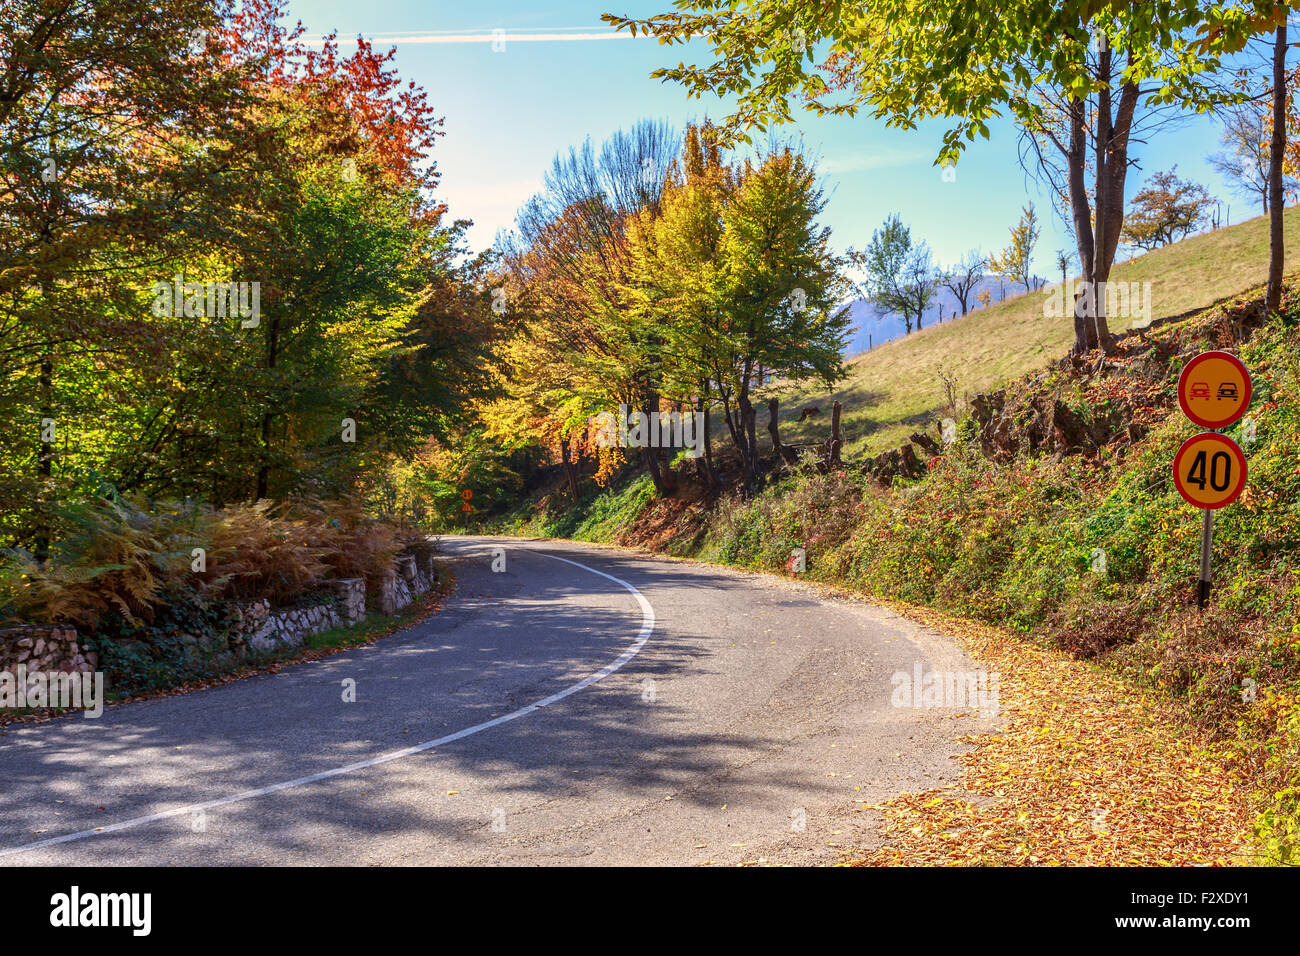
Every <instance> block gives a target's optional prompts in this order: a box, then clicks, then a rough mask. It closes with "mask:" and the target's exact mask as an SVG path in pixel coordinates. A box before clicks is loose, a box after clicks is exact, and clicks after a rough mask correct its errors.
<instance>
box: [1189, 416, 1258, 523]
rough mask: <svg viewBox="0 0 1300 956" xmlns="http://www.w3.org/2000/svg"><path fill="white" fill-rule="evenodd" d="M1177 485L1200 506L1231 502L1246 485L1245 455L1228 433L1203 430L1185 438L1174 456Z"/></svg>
mask: <svg viewBox="0 0 1300 956" xmlns="http://www.w3.org/2000/svg"><path fill="white" fill-rule="evenodd" d="M1174 486H1175V487H1176V488H1177V489H1178V493H1179V494H1180V495H1182V496H1183V498H1184V499H1185V500H1186V501H1187V503H1188V504H1191V505H1195V506H1196V507H1197V508H1205V509H1207V510H1210V511H1213V510H1215V509H1217V508H1222V507H1223V506H1224V505H1230V504H1232V503H1233V502H1234V501H1236V500H1237V498H1238V496H1240V495H1241V492H1242V489H1243V488H1245V487H1246V456H1245V455H1244V454H1242V451H1241V448H1240V447H1239V446H1238V445H1237V443H1236V442H1235V441H1233V440H1232V439H1231V438H1228V437H1227V436H1226V435H1220V434H1218V433H1217V432H1203V433H1202V434H1200V435H1197V436H1195V437H1194V438H1189V439H1187V441H1185V442H1183V447H1181V448H1179V449H1178V454H1177V455H1175V456H1174Z"/></svg>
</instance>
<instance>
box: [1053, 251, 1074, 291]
mask: <svg viewBox="0 0 1300 956" xmlns="http://www.w3.org/2000/svg"><path fill="white" fill-rule="evenodd" d="M1074 261H1075V253H1074V251H1073V250H1071V249H1057V250H1056V268H1058V269H1060V270H1061V285H1062V287H1064V285H1065V282H1066V280H1067V279H1068V278H1069V271H1070V266H1072V265H1074Z"/></svg>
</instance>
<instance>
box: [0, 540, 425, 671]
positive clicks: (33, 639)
mask: <svg viewBox="0 0 1300 956" xmlns="http://www.w3.org/2000/svg"><path fill="white" fill-rule="evenodd" d="M437 581H438V574H437V570H436V569H435V568H434V565H433V556H432V554H431V553H423V554H421V555H419V556H410V555H407V556H403V557H401V558H398V559H397V563H396V566H395V568H394V570H393V572H392V573H391V574H389V575H388V576H387V577H386V578H385V579H384V581H383V583H382V585H381V586H380V588H379V589H378V591H379V593H378V594H377V595H374V605H375V608H376V609H377V610H379V611H380V612H381V613H384V614H396V613H397V612H398V611H399V610H401V609H402V608H404V607H406V606H407V605H408V604H410V603H411V602H412V601H413V600H415V598H416V597H418V596H419V595H421V594H424V593H426V592H427V591H429V590H430V589H431V588H432V587H433V586H434V585H435V584H437ZM329 587H330V588H331V589H332V590H333V591H334V595H335V598H336V600H335V601H333V602H331V603H325V604H312V605H305V606H303V607H296V608H272V607H271V605H270V602H268V601H265V600H262V601H254V602H252V603H251V604H244V605H237V606H236V607H235V608H234V609H233V612H234V618H235V626H234V628H233V629H232V631H231V632H230V633H229V634H227V635H209V636H206V637H196V636H193V635H189V634H183V635H181V637H180V641H181V644H182V645H183V648H184V649H183V654H184V657H185V659H186V661H187V662H190V663H199V662H215V663H217V664H218V666H220V665H222V664H230V663H234V662H235V661H239V660H243V659H244V658H246V657H248V656H249V655H254V656H255V655H259V654H268V653H274V652H276V651H281V650H284V649H286V648H293V647H300V646H301V645H302V643H303V642H304V641H305V640H306V639H307V637H308V636H309V635H312V634H319V633H321V632H322V631H328V630H330V629H331V628H335V627H339V626H340V625H343V624H346V625H348V626H349V627H350V626H353V625H355V624H358V623H360V622H361V621H362V620H364V619H365V616H366V603H367V602H366V582H365V579H363V578H344V579H341V580H338V581H330V582H329ZM132 643H140V642H132ZM141 646H142V647H143V645H141ZM19 664H25V665H26V667H27V670H28V672H34V671H65V672H71V671H83V672H92V671H94V670H96V669H97V668H98V666H99V660H98V657H97V655H96V654H95V653H94V651H84V652H83V651H82V648H81V646H80V644H79V637H78V634H77V632H76V630H75V629H74V628H71V627H48V626H24V627H14V628H8V629H3V630H0V671H9V672H11V673H12V672H14V671H15V669H16V668H17V666H18V665H19Z"/></svg>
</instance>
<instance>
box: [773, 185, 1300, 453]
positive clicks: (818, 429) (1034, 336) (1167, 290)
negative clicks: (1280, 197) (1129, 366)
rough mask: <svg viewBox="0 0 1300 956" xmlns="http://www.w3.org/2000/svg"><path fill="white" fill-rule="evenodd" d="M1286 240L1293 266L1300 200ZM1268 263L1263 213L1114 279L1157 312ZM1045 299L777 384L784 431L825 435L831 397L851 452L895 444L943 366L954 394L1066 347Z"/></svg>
mask: <svg viewBox="0 0 1300 956" xmlns="http://www.w3.org/2000/svg"><path fill="white" fill-rule="evenodd" d="M1286 247H1287V250H1288V252H1289V255H1288V256H1287V270H1288V271H1290V270H1292V269H1295V268H1297V267H1300V209H1290V210H1287V213H1286ZM1267 272H1268V219H1267V218H1266V217H1264V216H1260V217H1257V218H1255V219H1251V220H1248V221H1247V222H1243V223H1240V224H1238V225H1235V226H1229V227H1227V228H1225V229H1218V230H1215V231H1214V232H1209V233H1205V234H1203V235H1199V236H1194V237H1192V238H1190V239H1185V240H1184V241H1182V242H1179V243H1175V244H1174V245H1171V246H1166V247H1165V248H1163V249H1158V250H1156V251H1155V252H1150V253H1147V254H1146V255H1144V256H1140V257H1138V258H1136V259H1132V260H1130V261H1128V262H1125V263H1121V264H1120V265H1117V266H1116V267H1115V269H1114V270H1113V274H1112V276H1111V281H1113V282H1138V283H1143V282H1150V283H1151V300H1152V307H1151V317H1152V319H1153V320H1154V319H1160V318H1165V317H1169V316H1176V315H1183V314H1184V313H1187V312H1190V311H1192V310H1194V309H1202V308H1206V307H1208V306H1210V305H1213V304H1214V303H1215V302H1218V301H1220V300H1222V299H1225V298H1227V297H1229V296H1233V295H1237V294H1238V293H1241V292H1244V291H1245V290H1247V289H1249V288H1252V287H1254V286H1258V285H1260V284H1261V283H1263V282H1264V281H1265V279H1266V278H1267ZM1051 288H1053V287H1051V286H1049V287H1048V289H1049V290H1050V289H1051ZM1044 291H1047V290H1044ZM1043 300H1044V295H1043V293H1030V294H1028V295H1023V296H1019V297H1018V298H1014V299H1007V300H1006V301H1004V302H1000V303H998V304H996V305H993V306H990V307H989V308H987V309H979V310H976V311H974V312H972V313H970V314H969V315H966V316H964V317H962V318H958V319H956V320H955V321H950V322H945V323H943V324H942V325H937V326H933V327H930V328H926V329H923V330H922V331H920V332H916V333H913V334H912V335H909V336H907V337H906V338H903V339H899V340H896V341H893V342H890V343H888V344H886V345H882V346H880V347H879V348H877V349H875V350H874V351H872V352H869V353H867V354H865V355H862V356H859V357H857V358H855V359H853V360H852V361H851V363H850V365H849V378H848V379H847V380H846V381H844V382H842V383H841V384H840V387H839V389H838V390H837V391H835V392H834V393H832V394H829V395H828V394H826V393H825V392H810V391H795V390H788V391H785V392H784V393H781V395H780V397H781V407H782V416H781V417H782V438H783V439H784V440H786V441H790V442H811V441H820V440H821V439H823V438H825V437H826V435H827V434H828V433H829V429H830V421H829V420H830V415H829V411H830V409H829V405H830V403H831V402H834V401H840V402H843V403H844V431H845V444H846V450H847V451H848V452H849V453H857V452H869V453H875V452H879V451H883V450H884V449H886V448H891V447H897V446H898V445H899V444H901V443H902V442H904V441H906V440H907V436H908V434H910V433H911V432H912V431H913V430H915V429H916V428H917V427H919V426H923V425H924V424H925V423H926V422H927V421H928V420H930V419H931V418H933V417H934V416H935V415H937V414H939V410H940V409H941V408H942V407H943V406H944V404H945V401H946V399H945V397H944V386H943V384H942V382H941V380H940V376H939V369H940V366H942V367H943V368H944V369H945V370H946V371H947V372H948V374H950V376H951V377H952V378H953V379H954V380H955V382H956V387H957V394H958V396H959V398H960V397H961V396H963V395H964V396H973V395H975V394H977V393H979V392H984V391H987V390H989V389H990V388H992V387H995V386H998V385H1002V384H1004V383H1006V382H1008V381H1010V380H1011V379H1014V378H1016V377H1017V376H1020V375H1023V374H1024V373H1025V372H1029V371H1033V370H1035V369H1038V368H1041V367H1042V366H1044V365H1046V364H1047V363H1049V362H1051V361H1054V360H1055V359H1057V358H1059V357H1060V356H1061V355H1063V354H1065V353H1066V352H1067V351H1068V350H1069V349H1070V346H1071V345H1072V344H1073V342H1074V329H1073V326H1072V324H1071V320H1070V319H1068V318H1058V319H1051V318H1044V317H1043ZM1129 324H1130V323H1129V322H1128V321H1126V320H1120V321H1113V322H1111V330H1112V331H1115V332H1122V331H1125V330H1127V328H1128V327H1129ZM804 405H818V406H824V407H823V414H822V415H820V416H819V417H818V418H816V419H809V420H808V421H806V422H805V423H803V424H802V425H797V424H795V422H794V419H795V418H797V417H798V414H799V409H800V408H802V407H803V406H804Z"/></svg>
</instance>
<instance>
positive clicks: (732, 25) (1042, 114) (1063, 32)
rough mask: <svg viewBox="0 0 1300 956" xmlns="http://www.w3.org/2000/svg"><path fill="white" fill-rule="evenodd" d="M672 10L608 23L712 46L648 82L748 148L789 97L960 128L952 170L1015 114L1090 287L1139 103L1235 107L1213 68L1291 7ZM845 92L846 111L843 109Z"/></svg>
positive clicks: (1101, 339)
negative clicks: (677, 95)
mask: <svg viewBox="0 0 1300 956" xmlns="http://www.w3.org/2000/svg"><path fill="white" fill-rule="evenodd" d="M677 6H678V8H679V11H682V12H677V13H671V14H662V15H659V16H656V17H650V18H647V19H640V20H638V19H632V18H627V17H618V16H612V15H609V14H606V15H605V17H604V19H605V20H606V21H607V22H609V23H612V24H613V25H614V26H615V27H616V28H618V29H628V30H631V31H632V32H633V33H637V32H644V33H648V34H652V35H654V36H656V37H658V38H659V40H660V42H661V43H668V44H672V43H678V42H686V41H687V40H690V39H693V38H699V37H703V38H704V39H705V41H706V42H707V44H708V46H709V49H710V51H711V53H712V54H713V56H714V61H713V62H712V63H710V64H707V65H705V66H694V65H690V66H688V65H687V64H685V63H681V64H679V65H678V66H676V67H665V68H660V69H657V70H655V71H654V72H653V74H652V75H653V76H655V77H658V78H662V79H671V80H674V81H676V82H679V83H682V84H683V85H684V86H685V87H686V88H687V91H688V92H689V93H690V94H691V95H694V96H700V95H702V94H703V93H705V92H709V93H714V94H717V95H724V96H729V97H731V99H732V101H733V102H735V104H736V107H735V110H734V111H733V112H732V113H731V114H730V115H729V116H728V117H727V119H726V121H725V123H724V127H725V128H726V129H727V130H728V131H730V132H731V133H732V134H733V135H735V136H737V137H740V138H746V139H747V138H748V133H747V132H746V131H747V130H752V129H758V130H763V129H766V128H767V126H768V125H769V124H772V123H784V122H789V121H790V119H791V114H790V105H789V104H790V102H791V101H792V100H802V101H803V102H804V103H805V104H806V106H807V108H808V109H810V110H812V111H814V112H817V113H819V114H834V115H855V114H856V113H857V112H858V110H860V109H863V108H866V109H869V110H870V111H871V112H872V114H873V115H875V116H876V117H879V118H883V119H885V120H886V121H887V122H888V123H889V124H890V125H892V126H896V127H901V128H905V129H914V128H916V127H917V125H918V124H919V123H921V122H923V121H924V120H927V119H930V118H934V117H944V118H947V119H949V120H950V121H951V126H950V128H949V129H948V130H947V131H946V132H945V134H944V145H943V148H942V150H941V151H940V154H939V156H938V157H937V158H936V163H938V164H947V163H950V162H954V161H955V160H956V159H957V157H958V155H959V153H960V151H961V150H962V149H963V148H964V142H963V141H967V140H972V139H974V137H976V136H984V137H985V138H987V137H988V136H989V127H988V119H989V117H991V116H995V115H998V114H999V113H1000V112H1001V111H1002V110H1003V109H1007V110H1009V111H1010V112H1011V114H1012V116H1013V117H1014V118H1015V119H1016V121H1017V122H1018V123H1019V124H1020V126H1021V129H1022V130H1024V131H1025V132H1026V133H1027V134H1028V135H1029V137H1030V140H1031V143H1032V148H1033V149H1034V151H1035V155H1036V157H1037V158H1039V159H1040V160H1042V162H1041V163H1040V166H1042V167H1043V168H1051V166H1052V165H1053V163H1054V162H1055V161H1053V160H1049V159H1048V158H1047V157H1048V151H1055V153H1056V154H1057V156H1058V159H1059V162H1060V164H1061V165H1062V167H1063V172H1064V177H1063V179H1064V181H1063V182H1061V183H1060V184H1059V189H1058V192H1059V194H1060V195H1063V196H1065V197H1067V199H1068V203H1069V207H1070V211H1071V220H1072V222H1073V226H1074V233H1075V237H1076V240H1077V242H1078V245H1079V258H1080V262H1081V263H1082V267H1083V273H1084V281H1085V283H1087V284H1088V288H1089V289H1092V288H1095V287H1096V286H1097V285H1098V284H1101V283H1104V282H1105V281H1106V279H1107V278H1108V276H1109V274H1110V269H1111V266H1112V265H1113V262H1114V255H1115V249H1116V247H1117V244H1118V241H1119V233H1120V227H1121V225H1122V223H1123V215H1124V181H1125V176H1126V174H1127V171H1128V167H1129V162H1130V161H1129V144H1130V142H1131V141H1132V133H1133V120H1134V113H1135V111H1136V109H1137V107H1138V105H1139V101H1140V100H1141V99H1142V98H1143V97H1144V96H1145V97H1146V101H1147V103H1149V104H1176V105H1186V106H1190V107H1192V108H1197V109H1200V108H1207V107H1209V106H1211V105H1214V104H1216V103H1218V102H1222V101H1225V100H1232V99H1234V98H1236V97H1235V95H1233V94H1225V93H1224V92H1223V91H1222V90H1221V89H1220V88H1219V87H1218V85H1216V84H1215V83H1214V82H1213V80H1214V77H1213V74H1214V73H1215V72H1217V71H1218V69H1219V67H1220V57H1221V56H1222V55H1223V54H1224V53H1226V52H1235V51H1236V50H1239V49H1240V48H1241V46H1242V45H1244V44H1245V43H1246V42H1247V40H1249V38H1250V37H1252V36H1254V35H1256V34H1258V33H1260V32H1263V31H1265V30H1271V29H1273V26H1274V21H1275V20H1276V19H1277V18H1278V17H1279V16H1281V17H1283V18H1284V17H1285V14H1286V11H1287V10H1288V9H1289V8H1290V4H1286V5H1275V4H1274V3H1272V2H1268V0H1250V2H1245V3H1242V4H1240V5H1231V6H1220V5H1212V4H1209V3H1200V2H1191V0H1189V2H1159V3H1140V4H1139V3H1124V4H1117V5H1113V6H1112V5H1103V4H1098V3H1096V2H1093V0H1057V2H1054V3H1050V4H1049V3H1045V2H1042V0H1011V2H1008V3H1003V4H1000V5H999V7H998V11H997V15H996V16H995V17H992V18H990V17H989V16H988V15H987V14H986V13H985V12H984V11H983V10H980V9H977V8H975V7H973V6H972V5H971V4H969V3H968V2H966V0H936V2H930V3H924V4H922V3H915V2H912V0H881V2H874V0H873V2H871V3H866V2H857V3H835V4H823V3H819V2H817V0H752V2H749V3H745V4H718V3H714V2H711V0H682V2H680V3H678V4H677ZM686 11H689V12H686ZM1094 40H1095V42H1094ZM821 41H826V43H827V46H826V47H823V49H826V52H827V56H826V59H825V60H824V61H823V62H822V63H821V64H820V66H821V69H817V68H816V67H817V66H818V64H817V63H816V60H815V54H814V52H813V51H815V50H816V49H817V48H818V44H819V43H820V42H821ZM1207 77H1208V79H1207ZM828 78H829V80H828ZM837 93H838V94H841V95H842V96H843V98H842V99H839V100H836V99H834V97H835V95H836V94H837ZM1089 164H1091V170H1092V173H1093V176H1094V179H1093V184H1092V189H1091V192H1090V191H1089V187H1088V184H1087V181H1086V175H1087V173H1088V170H1089ZM1103 308H1104V297H1102V296H1096V295H1084V296H1081V297H1080V299H1079V300H1078V301H1077V302H1076V307H1075V310H1074V327H1075V350H1076V351H1077V352H1085V351H1087V350H1088V349H1090V348H1097V347H1101V348H1109V347H1110V344H1111V342H1110V334H1109V331H1108V329H1107V327H1106V322H1105V315H1104V311H1103Z"/></svg>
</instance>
